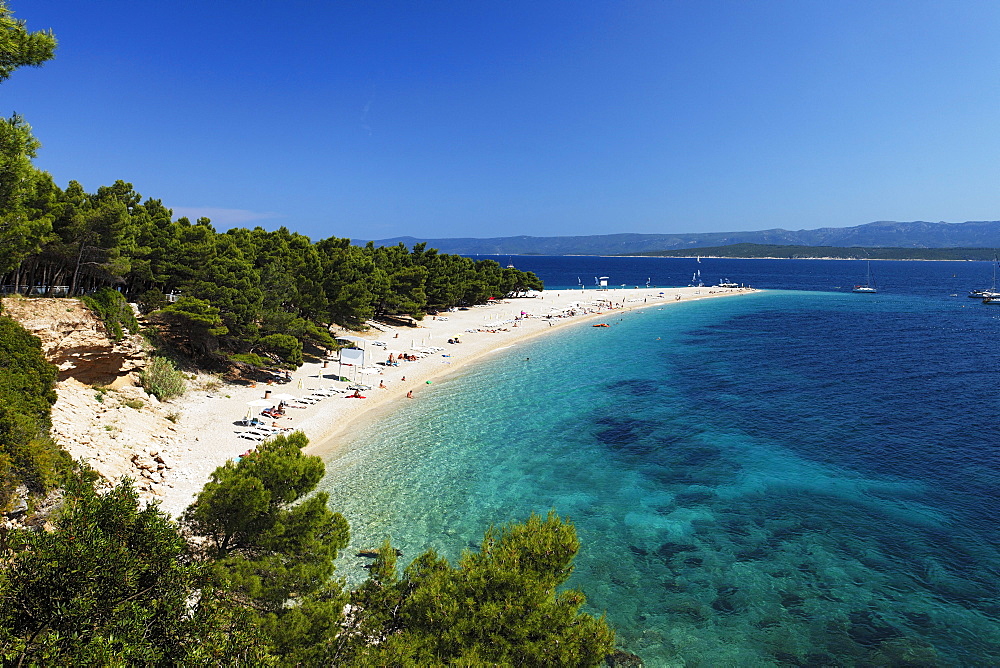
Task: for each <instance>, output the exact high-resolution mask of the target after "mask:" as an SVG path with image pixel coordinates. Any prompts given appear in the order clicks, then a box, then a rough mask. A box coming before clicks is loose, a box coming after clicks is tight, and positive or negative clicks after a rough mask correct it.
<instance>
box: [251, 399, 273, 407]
mask: <svg viewBox="0 0 1000 668" xmlns="http://www.w3.org/2000/svg"><path fill="white" fill-rule="evenodd" d="M273 405H274V402H273V401H271V400H270V399H254V400H253V401H248V402H247V406H273Z"/></svg>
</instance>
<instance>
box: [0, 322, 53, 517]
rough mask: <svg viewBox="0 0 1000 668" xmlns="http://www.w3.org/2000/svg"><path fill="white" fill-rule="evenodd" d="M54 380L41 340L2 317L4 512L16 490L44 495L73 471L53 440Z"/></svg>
mask: <svg viewBox="0 0 1000 668" xmlns="http://www.w3.org/2000/svg"><path fill="white" fill-rule="evenodd" d="M55 379H56V368H55V367H54V366H52V365H51V364H49V363H48V362H47V361H46V360H45V357H44V356H43V355H42V347H41V343H40V342H39V340H38V338H37V337H35V336H32V335H31V334H29V333H28V332H27V331H26V330H25V329H24V328H23V327H21V326H20V325H19V324H18V323H16V322H14V321H13V320H11V319H10V318H7V317H4V316H0V508H4V507H6V506H7V505H8V504H9V503H10V500H11V498H12V495H13V493H14V489H15V488H16V487H17V485H19V484H22V483H23V484H25V485H27V487H28V489H29V490H31V491H32V492H35V493H42V492H44V491H46V490H48V489H50V488H51V487H52V486H53V485H54V484H56V483H57V482H58V480H59V479H60V477H61V476H62V475H63V473H64V472H65V471H66V470H68V468H69V457H68V455H66V453H64V452H63V451H62V450H60V449H59V447H58V446H57V445H56V444H55V443H54V442H52V440H51V439H50V438H49V428H50V427H51V422H50V417H49V416H50V412H51V408H52V404H54V403H55V401H56V393H55V390H54V389H53V386H54V383H55Z"/></svg>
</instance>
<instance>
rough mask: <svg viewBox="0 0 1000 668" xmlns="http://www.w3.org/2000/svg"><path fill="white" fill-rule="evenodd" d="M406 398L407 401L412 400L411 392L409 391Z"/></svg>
mask: <svg viewBox="0 0 1000 668" xmlns="http://www.w3.org/2000/svg"><path fill="white" fill-rule="evenodd" d="M406 398H407V399H412V398H413V390H410V391H409V392H407V393H406Z"/></svg>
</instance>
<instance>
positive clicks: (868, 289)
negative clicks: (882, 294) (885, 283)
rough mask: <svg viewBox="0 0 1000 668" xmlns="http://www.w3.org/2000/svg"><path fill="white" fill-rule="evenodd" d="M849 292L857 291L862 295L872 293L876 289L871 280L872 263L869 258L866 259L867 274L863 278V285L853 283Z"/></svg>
mask: <svg viewBox="0 0 1000 668" xmlns="http://www.w3.org/2000/svg"><path fill="white" fill-rule="evenodd" d="M851 292H858V293H860V294H863V295H873V294H875V293H876V292H878V290H876V289H875V283H874V282H873V281H872V263H871V260H869V261H868V275H867V277H866V278H865V284H864V285H855V286H854V289H853V290H851Z"/></svg>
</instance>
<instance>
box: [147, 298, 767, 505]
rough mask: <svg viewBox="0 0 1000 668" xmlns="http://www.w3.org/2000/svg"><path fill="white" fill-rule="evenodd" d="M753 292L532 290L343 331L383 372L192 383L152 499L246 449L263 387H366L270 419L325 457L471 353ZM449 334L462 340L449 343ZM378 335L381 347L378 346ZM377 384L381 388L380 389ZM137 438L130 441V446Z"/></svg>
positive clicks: (309, 372)
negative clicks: (393, 324) (412, 321)
mask: <svg viewBox="0 0 1000 668" xmlns="http://www.w3.org/2000/svg"><path fill="white" fill-rule="evenodd" d="M750 291H751V290H750V289H748V288H708V287H702V288H693V287H688V288H636V289H617V290H582V291H581V290H561V291H558V290H554V291H551V292H544V293H542V294H539V295H538V296H535V297H528V298H520V299H508V300H503V301H497V302H493V303H490V304H488V305H484V306H478V307H473V308H470V309H468V310H460V311H450V312H448V313H444V314H441V315H439V316H427V317H426V318H424V319H423V320H422V321H421V322H420V325H419V326H418V327H415V328H413V327H400V328H388V327H386V328H385V329H384V331H380V330H376V329H371V330H370V331H368V332H364V333H360V334H359V333H356V332H341V333H340V334H344V335H350V336H355V337H357V338H359V339H361V340H360V341H358V342H357V343H356V345H357V346H358V347H360V348H362V349H364V350H365V351H366V362H365V364H366V367H370V368H375V369H378V370H379V371H380V372H381V373H371V374H368V375H357V374H356V372H355V369H354V367H341V366H339V364H338V362H337V361H336V357H334V358H333V359H331V360H327V361H325V362H310V363H307V364H305V365H303V366H302V367H300V368H299V369H297V370H296V371H295V372H294V373H292V375H291V381H290V382H287V383H283V384H275V385H273V386H269V385H264V384H258V385H257V386H256V387H250V386H247V385H223V386H222V387H220V388H218V389H214V390H212V391H205V390H196V391H192V392H189V393H188V394H186V395H185V396H184V397H183V398H181V399H180V400H176V401H174V402H171V404H172V408H173V410H175V411H176V412H177V414H178V415H179V417H178V418H177V420H176V424H175V425H172V427H171V429H175V430H176V432H175V434H172V436H173V438H172V439H171V441H172V443H171V445H170V446H169V448H161V450H164V451H165V452H166V451H167V450H169V453H168V457H169V459H168V461H169V463H170V469H169V471H167V472H163V481H162V482H163V484H160V485H157V487H156V489H157V496H156V497H154V498H156V499H157V500H159V502H160V505H161V508H162V509H163V510H165V511H166V512H168V513H170V514H171V515H173V516H174V517H177V516H179V515H180V514H181V513H182V512H183V510H184V509H185V508H186V507H187V506H188V505H190V503H191V502H192V501H193V500H194V498H195V496H196V495H197V494H198V492H199V491H200V490H201V488H202V487H203V486H204V484H205V482H207V480H208V478H209V476H210V475H211V473H212V471H214V470H215V468H216V467H218V466H220V465H222V464H224V463H225V462H226V461H228V460H230V459H233V458H234V457H238V456H239V455H241V454H242V453H244V452H246V451H247V450H250V449H252V448H253V447H254V446H255V445H256V443H255V442H254V441H251V440H248V439H246V438H243V437H241V436H240V433H241V432H245V431H246V428H245V427H243V426H241V425H240V424H238V423H239V422H240V421H241V420H242V419H243V418H244V417H245V416H246V415H248V413H250V412H253V413H259V412H260V410H261V408H260V407H251V406H249V405H248V402H251V401H256V400H262V399H264V395H265V393H267V392H270V393H271V395H270V397H269V399H272V400H273V396H274V395H276V394H291V395H294V396H296V397H305V396H307V395H309V394H310V392H311V391H313V390H317V389H321V388H323V389H330V388H333V389H346V388H347V386H348V385H350V384H352V383H351V382H345V381H343V380H341V379H340V378H338V372H339V373H342V374H343V376H344V377H348V378H351V379H352V380H353V379H354V378H357V382H360V383H363V384H365V385H368V386H370V387H371V389H369V390H364V391H362V392H361V394H363V395H364V397H365V398H364V399H352V398H346V395H345V394H338V395H335V396H332V397H328V398H324V399H322V400H320V401H318V402H317V403H315V404H312V405H309V406H306V407H304V408H295V407H288V408H287V409H286V412H285V416H284V418H282V419H280V420H278V421H277V424H279V425H280V426H281V427H291V428H293V429H297V430H301V431H302V432H304V433H305V434H306V436H308V437H309V441H310V445H309V446H308V448H307V452H308V453H309V454H315V455H320V456H323V455H326V454H329V453H330V452H333V451H334V450H335V449H336V448H337V447H338V446H339V443H340V439H339V438H338V437H339V436H340V435H341V434H343V433H344V431H345V430H346V429H348V428H356V427H360V426H362V425H361V424H359V421H361V420H370V419H374V418H376V417H378V418H382V417H384V416H385V415H386V414H387V413H388V412H389V411H391V410H392V407H393V405H394V404H398V403H400V402H406V401H420V395H421V390H422V389H423V388H424V387H425V386H426V384H427V383H428V381H434V380H436V379H438V378H441V377H443V376H445V375H451V374H456V373H459V372H460V371H462V370H466V369H467V367H468V366H469V365H470V364H472V363H474V362H476V361H477V360H480V359H482V358H484V357H486V356H488V355H491V354H493V353H495V352H497V351H500V350H504V349H508V348H510V347H511V346H516V345H518V344H520V343H523V342H524V341H525V340H527V339H530V338H532V337H535V336H538V335H542V334H545V333H547V332H554V331H556V330H558V329H560V328H562V327H567V326H572V325H580V324H582V323H584V322H587V324H588V325H594V324H599V323H600V322H602V316H608V315H609V314H613V313H614V312H615V311H617V310H622V309H635V308H643V307H648V306H663V305H665V304H676V303H681V302H688V301H691V300H695V299H707V298H712V297H722V296H731V295H739V294H745V293H747V292H750ZM609 319H610V318H609ZM591 321H593V322H591ZM456 337H457V338H459V339H460V341H461V342H460V343H451V344H449V343H448V340H449V339H452V340H454V339H455V338H456ZM375 342H382V343H384V344H385V345H384V346H380V345H375ZM421 348H423V349H427V348H439V349H441V350H436V351H434V352H430V353H427V354H425V355H424V356H422V357H419V358H418V359H417V360H416V361H403V362H400V363H399V365H398V366H383V365H382V364H380V363H382V362H385V361H387V359H388V356H389V353H388V352H387V351H394V350H395V351H402V352H411V351H412V352H415V351H416V350H417V349H421ZM380 383H381V384H382V385H384V387H379V385H380ZM409 392H412V399H410V398H407V393H409ZM275 403H277V401H275ZM268 422H271V420H270V419H268ZM142 446H143V444H141V443H140V444H136V447H139V448H141V447H142Z"/></svg>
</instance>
